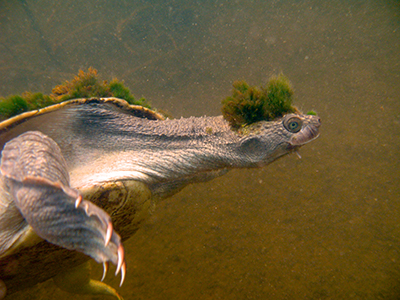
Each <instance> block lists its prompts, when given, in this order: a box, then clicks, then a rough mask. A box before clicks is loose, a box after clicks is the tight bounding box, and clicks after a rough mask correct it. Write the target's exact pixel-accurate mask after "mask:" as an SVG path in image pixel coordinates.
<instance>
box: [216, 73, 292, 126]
mask: <svg viewBox="0 0 400 300" xmlns="http://www.w3.org/2000/svg"><path fill="white" fill-rule="evenodd" d="M292 99H293V88H292V86H291V83H290V82H289V80H288V79H287V78H286V76H284V75H283V74H279V75H278V76H272V77H271V78H270V79H269V80H268V83H267V85H266V86H265V87H256V86H249V85H248V84H247V83H246V82H245V81H236V82H234V83H233V91H232V96H230V97H227V98H226V99H224V100H222V114H223V116H224V118H225V119H226V120H227V121H228V122H229V123H230V125H231V126H232V128H234V129H238V128H240V127H243V126H245V125H249V124H252V123H255V122H258V121H262V120H265V121H270V120H274V119H276V118H278V117H281V116H283V115H284V114H287V113H292V112H295V111H296V108H295V107H293V106H292Z"/></svg>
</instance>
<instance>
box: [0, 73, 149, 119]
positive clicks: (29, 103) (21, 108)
mask: <svg viewBox="0 0 400 300" xmlns="http://www.w3.org/2000/svg"><path fill="white" fill-rule="evenodd" d="M90 97H116V98H121V99H124V100H126V101H127V102H128V103H130V104H136V105H142V106H146V107H150V106H149V104H148V103H147V101H146V100H145V99H144V98H140V99H139V100H137V99H135V97H134V96H133V95H132V93H131V92H130V90H129V89H128V88H127V87H126V86H125V85H124V84H123V82H121V81H119V80H117V79H113V80H111V81H110V82H109V83H108V82H107V81H100V80H99V78H98V74H97V70H96V69H93V68H89V69H88V71H87V72H84V71H82V70H80V71H79V72H78V75H77V76H75V77H74V78H73V79H72V80H71V81H66V82H65V83H63V84H61V85H57V86H56V87H55V88H54V89H53V90H52V94H50V95H44V94H42V93H30V92H26V93H23V94H22V95H21V96H19V95H12V96H9V97H7V98H0V120H5V119H7V118H10V117H12V116H15V115H17V114H20V113H23V112H25V111H30V110H35V109H39V108H43V107H46V106H49V105H52V104H56V103H59V102H62V101H66V100H69V99H75V98H90Z"/></svg>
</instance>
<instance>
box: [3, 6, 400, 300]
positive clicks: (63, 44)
mask: <svg viewBox="0 0 400 300" xmlns="http://www.w3.org/2000/svg"><path fill="white" fill-rule="evenodd" d="M22 3H23V1H21V2H12V3H11V2H10V3H3V4H2V5H1V6H0V15H1V16H2V17H1V18H0V21H1V23H2V25H1V27H2V28H3V30H2V31H1V35H0V40H1V41H2V45H1V46H0V49H1V50H0V51H1V52H2V54H3V55H2V58H0V60H1V66H0V78H1V80H0V82H1V84H0V94H1V95H4V96H6V95H8V94H11V93H21V92H23V91H25V90H32V91H42V92H49V91H50V88H51V87H52V86H54V85H55V84H58V83H60V82H62V81H63V80H66V79H70V77H71V75H72V74H75V73H76V72H77V70H78V69H79V68H87V67H89V66H93V67H95V68H97V69H98V70H99V73H100V74H101V75H103V77H104V78H107V79H111V78H112V77H113V76H116V77H117V78H119V79H123V80H125V83H126V84H127V85H128V86H129V87H131V89H132V91H134V94H135V95H137V96H141V95H144V96H146V97H147V98H148V99H150V100H151V102H152V103H153V105H154V106H156V107H159V108H162V109H165V110H168V111H169V112H171V113H172V114H173V115H175V116H181V115H183V116H190V115H196V116H200V115H205V114H207V115H216V114H219V103H220V100H221V99H222V98H223V97H224V96H226V95H227V94H229V91H230V89H231V83H232V82H233V81H234V80H237V79H246V80H247V81H249V82H251V83H252V84H261V83H263V82H265V80H266V79H267V78H268V77H269V75H271V74H272V73H276V72H280V71H283V72H284V73H285V74H286V75H287V76H288V77H289V78H290V79H291V80H292V82H293V84H294V86H295V95H296V97H297V102H296V104H297V105H298V106H299V107H300V108H301V109H303V110H304V111H308V110H310V109H314V110H316V111H317V112H318V113H319V115H320V116H321V118H322V122H323V123H322V129H321V136H320V137H319V139H318V140H316V141H314V142H312V143H311V144H309V145H307V146H305V147H304V148H303V149H301V155H302V159H301V160H299V159H298V158H297V157H296V156H289V157H285V158H283V159H281V160H279V161H277V162H275V163H274V164H272V165H270V166H268V167H266V168H263V169H254V170H235V171H232V172H230V173H228V174H227V175H225V176H224V177H222V178H218V179H216V180H214V181H212V182H209V183H204V184H198V185H194V186H189V187H187V188H186V189H185V190H183V191H182V192H181V193H179V194H178V195H176V196H175V197H173V198H172V199H169V200H166V201H164V202H163V203H161V204H160V205H159V207H158V209H157V210H156V212H155V214H154V216H153V217H152V218H151V219H150V220H149V221H148V222H147V223H146V225H145V226H144V227H143V228H142V229H141V230H140V231H139V232H138V233H137V234H136V235H135V236H134V237H133V238H131V239H130V240H129V241H128V242H127V243H125V245H126V248H127V249H126V250H127V252H128V275H127V279H126V283H125V284H124V286H123V287H122V288H121V289H120V291H121V294H122V295H124V297H125V298H126V299H136V298H137V299H397V298H398V297H400V282H399V278H400V267H399V266H400V264H399V260H400V255H399V245H400V241H399V239H400V227H399V213H398V212H399V208H400V207H399V206H400V204H399V171H398V170H399V163H398V157H399V131H398V129H397V128H398V126H399V116H400V110H399V103H400V102H399V101H398V95H399V94H400V86H399V84H398V82H399V75H400V74H399V62H400V60H399V58H400V57H399V56H400V54H399V53H400V51H399V50H400V47H399V44H400V39H399V4H398V2H395V1H381V2H380V3H373V2H364V1H346V2H344V1H343V2H339V1H337V2H327V1H302V2H301V3H299V2H298V1H293V2H289V1H285V2H280V1H251V2H250V1H246V2H245V1H243V2H240V1H236V2H235V3H232V2H230V1H225V2H224V1H204V2H198V1H197V2H196V1H190V2H188V1H166V2H164V3H162V4H159V3H157V1H153V2H140V1H132V2H120V1H113V2H111V1H96V2H92V1H86V2H85V4H84V6H82V5H79V6H78V5H75V6H70V4H71V3H70V2H69V1H63V2H59V3H53V2H52V1H41V2H40V3H38V2H34V1H27V2H26V3H27V4H28V8H29V9H28V10H27V9H23V8H22V6H21V5H22ZM15 20H20V21H19V22H15ZM44 50H47V51H44ZM93 266H94V273H95V276H97V277H98V278H100V277H101V266H98V265H96V264H94V265H93ZM107 280H108V282H109V283H111V284H112V285H113V286H115V287H117V286H118V280H119V279H118V278H113V277H112V276H111V275H109V277H108V278H107ZM53 294H54V295H55V296H52V297H58V298H60V299H68V298H70V295H68V294H66V293H63V292H61V291H58V290H56V291H55V290H54V287H53V286H52V284H51V283H45V284H43V285H42V286H40V287H37V288H34V289H32V290H29V291H26V292H22V293H19V294H18V295H17V296H16V299H41V298H43V299H50V298H48V297H51V296H50V295H53ZM135 297H136V298H135ZM82 299H91V297H82Z"/></svg>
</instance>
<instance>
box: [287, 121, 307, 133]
mask: <svg viewBox="0 0 400 300" xmlns="http://www.w3.org/2000/svg"><path fill="white" fill-rule="evenodd" d="M283 126H284V127H285V128H286V129H287V130H288V131H290V132H293V133H296V132H299V131H300V129H301V126H303V122H302V121H301V120H300V119H299V118H297V117H291V118H289V119H286V120H283Z"/></svg>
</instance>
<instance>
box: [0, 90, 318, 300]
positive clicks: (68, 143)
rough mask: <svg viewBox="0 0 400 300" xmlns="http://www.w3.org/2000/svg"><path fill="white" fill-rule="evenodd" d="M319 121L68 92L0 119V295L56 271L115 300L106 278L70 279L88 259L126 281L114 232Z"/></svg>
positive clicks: (302, 139) (271, 155)
mask: <svg viewBox="0 0 400 300" xmlns="http://www.w3.org/2000/svg"><path fill="white" fill-rule="evenodd" d="M319 126H320V120H319V118H318V117H316V116H311V115H302V114H289V115H286V116H284V117H283V118H281V119H279V120H275V121H269V122H267V121H261V122H258V123H255V124H252V125H250V126H248V127H246V128H243V129H242V130H239V131H234V130H232V129H231V128H230V126H229V124H228V122H226V121H225V120H224V119H223V117H222V116H218V117H201V118H194V117H191V118H182V119H176V120H169V119H167V120H163V119H162V117H161V116H160V115H158V114H157V113H155V112H152V111H149V110H146V109H145V108H142V107H133V106H129V105H128V104H127V103H126V102H125V101H123V100H120V99H116V98H101V99H94V98H92V99H78V100H71V101H67V102H64V103H61V104H58V105H55V106H52V107H49V108H46V109H43V110H39V111H36V112H29V113H26V114H24V115H20V116H18V117H16V118H13V119H10V120H7V121H5V122H3V123H0V149H1V148H3V146H4V145H5V146H4V149H3V151H2V161H1V167H0V170H1V176H0V279H1V280H0V299H1V295H2V291H5V287H7V293H8V294H12V293H13V292H15V291H16V290H18V289H22V288H26V287H29V286H32V285H34V284H36V283H39V282H42V281H45V280H47V279H49V278H53V277H54V279H55V280H54V281H55V282H56V283H57V284H58V285H59V286H61V288H63V289H66V290H69V291H72V292H75V293H101V294H108V295H112V296H114V297H115V298H117V299H120V298H119V296H118V294H117V293H116V292H115V290H114V289H112V288H110V287H108V286H107V285H105V284H103V283H100V282H98V281H94V280H91V281H89V279H88V277H87V278H84V279H82V280H80V279H78V280H77V279H76V277H75V275H76V274H82V271H81V270H79V271H76V272H75V273H74V270H75V269H73V268H75V267H76V266H78V265H79V264H81V263H83V262H85V260H87V259H88V257H92V258H94V259H95V260H96V261H98V262H103V263H107V262H109V261H110V262H112V263H113V264H114V265H116V266H117V271H119V270H121V273H122V277H123V276H124V273H125V261H124V257H123V255H124V252H123V247H122V244H121V240H125V239H127V238H128V237H129V236H131V235H132V234H133V233H134V232H135V231H136V230H137V229H138V227H139V225H140V223H141V222H142V221H143V220H144V219H145V218H146V216H148V215H149V213H151V211H152V209H153V208H154V206H155V204H156V203H157V201H159V200H161V199H164V198H166V197H168V196H171V195H173V194H174V193H176V192H178V191H179V190H181V189H182V188H183V187H184V186H185V185H187V184H189V183H194V182H200V181H206V180H210V179H212V178H215V177H217V176H220V175H222V174H225V173H226V171H228V170H229V169H232V168H251V167H260V166H264V165H266V164H268V163H271V162H272V161H274V160H276V159H277V158H279V157H281V156H284V155H286V154H288V153H291V152H293V151H295V150H296V149H298V148H299V147H300V146H302V145H303V144H305V143H308V142H310V141H311V140H313V139H315V138H316V137H317V136H318V134H319ZM111 224H113V225H111ZM117 232H118V234H117ZM68 249H69V250H68ZM71 250H72V251H71ZM73 250H76V251H73ZM68 273H72V274H74V275H73V276H68V275H66V274H68ZM84 275H85V276H89V272H84ZM73 280H75V282H73ZM76 281H79V282H81V283H82V284H80V285H79V284H77V283H76ZM84 283H87V284H84Z"/></svg>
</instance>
